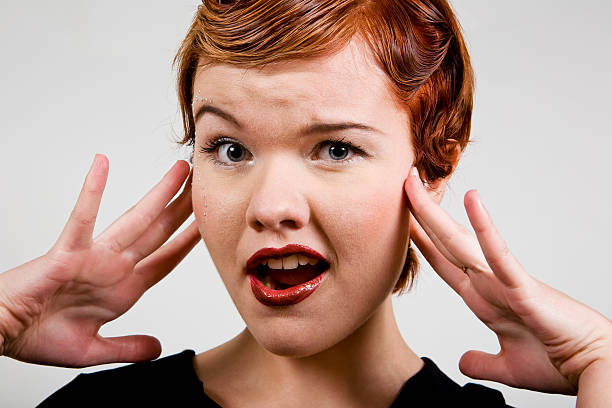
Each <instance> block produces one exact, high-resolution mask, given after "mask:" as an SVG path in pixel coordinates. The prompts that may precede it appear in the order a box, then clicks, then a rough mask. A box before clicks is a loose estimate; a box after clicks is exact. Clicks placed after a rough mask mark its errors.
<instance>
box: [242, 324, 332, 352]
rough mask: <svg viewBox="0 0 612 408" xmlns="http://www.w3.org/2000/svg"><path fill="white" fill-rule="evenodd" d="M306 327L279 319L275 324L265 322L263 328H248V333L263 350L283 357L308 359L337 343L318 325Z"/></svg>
mask: <svg viewBox="0 0 612 408" xmlns="http://www.w3.org/2000/svg"><path fill="white" fill-rule="evenodd" d="M308 326H309V325H304V324H300V323H299V322H288V321H287V320H286V319H279V320H278V321H276V322H265V323H264V324H263V326H258V327H249V331H250V332H251V334H252V335H253V337H254V338H255V340H256V341H257V342H258V343H259V344H260V345H261V346H262V347H263V348H264V349H266V350H267V351H269V352H270V353H272V354H276V355H278V356H283V357H294V358H300V357H309V356H312V355H315V354H318V353H321V352H322V351H325V350H327V349H328V348H330V347H332V346H333V345H334V344H336V343H337V342H336V341H333V339H332V337H331V336H330V334H332V333H326V332H325V331H324V330H322V328H321V327H320V326H319V325H317V326H319V327H308ZM332 335H333V334H332ZM335 337H336V336H333V338H335ZM330 340H331V341H330ZM338 340H340V339H338Z"/></svg>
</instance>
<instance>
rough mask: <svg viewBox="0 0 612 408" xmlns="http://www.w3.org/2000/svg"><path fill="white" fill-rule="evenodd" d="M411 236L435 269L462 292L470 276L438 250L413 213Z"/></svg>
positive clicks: (454, 288) (453, 287)
mask: <svg viewBox="0 0 612 408" xmlns="http://www.w3.org/2000/svg"><path fill="white" fill-rule="evenodd" d="M410 238H411V239H412V241H413V242H414V243H415V244H416V246H417V248H419V251H421V254H423V256H424V257H425V259H426V260H427V262H428V263H429V264H430V265H431V267H432V268H433V270H434V271H435V272H436V273H437V274H438V275H439V276H440V277H441V278H442V280H444V282H446V283H447V284H448V285H449V286H450V287H451V288H452V289H453V290H454V291H455V292H457V293H459V294H460V293H461V290H462V287H463V286H464V285H465V283H466V282H467V281H469V278H468V276H467V275H466V274H465V273H464V272H463V271H462V270H461V269H459V268H457V267H456V266H455V265H454V264H453V263H452V262H450V261H449V260H448V259H446V257H445V256H444V255H442V254H441V253H440V251H438V248H436V246H435V245H434V243H433V242H431V239H429V236H427V233H426V232H425V231H424V230H423V228H422V227H421V226H420V225H419V223H418V222H417V220H416V219H415V218H414V217H413V216H412V214H411V215H410Z"/></svg>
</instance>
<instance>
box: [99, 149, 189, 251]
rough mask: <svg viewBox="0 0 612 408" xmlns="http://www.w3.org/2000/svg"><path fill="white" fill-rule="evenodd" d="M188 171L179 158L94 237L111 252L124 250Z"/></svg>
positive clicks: (184, 162)
mask: <svg viewBox="0 0 612 408" xmlns="http://www.w3.org/2000/svg"><path fill="white" fill-rule="evenodd" d="M188 174H189V164H188V163H187V162H186V161H184V160H179V161H178V162H176V163H175V164H174V166H172V168H171V169H170V170H169V171H168V172H167V173H166V174H165V175H164V177H163V178H162V179H161V181H160V182H159V183H157V185H155V187H153V188H152V189H151V190H150V191H149V192H148V193H147V194H146V195H145V196H144V197H143V198H141V199H140V201H138V203H137V204H136V205H135V206H134V207H132V208H131V209H130V210H128V211H127V212H126V213H125V214H123V215H122V216H121V217H120V218H119V219H118V220H116V221H115V222H114V223H113V224H112V225H111V226H110V227H108V228H107V229H106V231H104V232H103V233H102V234H100V236H99V237H98V238H97V239H96V240H99V241H100V242H106V243H108V244H109V246H110V247H111V248H112V249H113V250H114V251H117V252H119V251H123V250H124V249H125V248H127V247H129V246H130V245H132V244H133V243H134V241H136V240H137V239H138V237H140V236H141V235H142V233H143V232H144V231H146V230H147V228H149V226H150V225H151V224H152V223H153V222H154V221H155V220H156V219H157V217H158V216H159V214H160V213H161V212H162V211H163V210H164V208H166V205H167V204H168V203H169V202H170V200H171V199H172V197H174V195H175V194H176V192H177V191H178V190H179V189H180V188H181V185H182V184H183V182H184V181H185V178H186V177H187V175H188Z"/></svg>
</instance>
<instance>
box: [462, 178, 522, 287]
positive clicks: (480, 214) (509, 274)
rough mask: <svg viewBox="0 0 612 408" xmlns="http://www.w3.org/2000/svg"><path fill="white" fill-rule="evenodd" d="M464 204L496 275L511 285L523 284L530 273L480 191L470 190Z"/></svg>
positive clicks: (505, 283)
mask: <svg viewBox="0 0 612 408" xmlns="http://www.w3.org/2000/svg"><path fill="white" fill-rule="evenodd" d="M464 204H465V210H466V211H467V214H468V217H469V219H470V223H471V224H472V228H474V231H475V232H476V237H477V238H478V242H479V243H480V247H481V248H482V251H483V253H484V256H485V258H486V260H487V263H488V264H489V266H490V267H491V269H492V270H493V273H494V274H495V276H497V277H498V278H499V280H500V281H502V283H504V285H507V286H509V287H518V286H521V285H522V284H523V283H524V279H525V278H526V277H527V276H528V275H527V273H526V272H525V270H524V269H523V267H522V266H521V265H520V264H519V262H518V260H517V259H516V258H515V257H514V256H513V255H512V253H511V252H510V249H509V248H508V245H507V244H506V242H505V241H504V239H503V238H502V237H501V235H500V234H499V231H498V230H497V228H496V227H495V225H494V224H493V220H492V219H491V216H490V215H489V212H488V211H487V210H486V209H485V207H484V205H483V204H482V201H481V200H480V195H479V194H478V192H477V191H476V190H470V191H468V192H467V193H466V194H465V198H464Z"/></svg>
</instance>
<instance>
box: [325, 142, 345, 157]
mask: <svg viewBox="0 0 612 408" xmlns="http://www.w3.org/2000/svg"><path fill="white" fill-rule="evenodd" d="M327 151H328V152H329V157H331V158H332V159H334V160H342V159H344V158H346V156H348V154H349V148H348V147H347V146H344V145H341V144H339V143H335V144H332V145H331V146H329V149H328V150H327Z"/></svg>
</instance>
